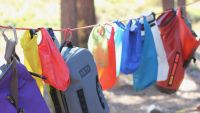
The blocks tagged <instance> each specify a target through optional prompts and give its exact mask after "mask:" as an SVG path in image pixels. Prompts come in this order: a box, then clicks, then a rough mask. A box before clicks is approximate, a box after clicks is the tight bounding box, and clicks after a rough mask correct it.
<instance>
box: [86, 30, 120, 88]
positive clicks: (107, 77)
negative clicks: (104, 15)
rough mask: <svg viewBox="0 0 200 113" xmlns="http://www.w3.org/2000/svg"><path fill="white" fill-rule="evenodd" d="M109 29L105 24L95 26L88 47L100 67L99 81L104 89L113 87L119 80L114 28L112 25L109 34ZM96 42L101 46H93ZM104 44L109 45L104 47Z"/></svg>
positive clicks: (98, 67)
mask: <svg viewBox="0 0 200 113" xmlns="http://www.w3.org/2000/svg"><path fill="white" fill-rule="evenodd" d="M108 31H109V30H107V28H104V27H103V26H100V27H96V28H93V30H92V32H91V35H90V37H89V42H88V49H89V50H90V51H91V53H92V54H93V55H94V59H95V62H96V65H97V69H98V76H99V81H100V84H101V86H102V89H103V90H106V89H111V88H112V87H113V86H114V84H115V83H116V80H117V79H116V60H115V58H116V57H115V44H114V28H113V27H111V32H110V33H109V34H107V33H108ZM92 40H93V41H92ZM98 40H104V43H101V42H102V41H98ZM94 43H96V45H99V47H100V48H98V46H97V47H95V46H94V47H92V45H93V44H94ZM104 45H107V47H104ZM102 46H103V47H102ZM105 48H107V49H105ZM101 57H104V58H101ZM104 62H105V63H104ZM106 62H107V63H106ZM102 64H104V65H102ZM105 64H107V65H105Z"/></svg>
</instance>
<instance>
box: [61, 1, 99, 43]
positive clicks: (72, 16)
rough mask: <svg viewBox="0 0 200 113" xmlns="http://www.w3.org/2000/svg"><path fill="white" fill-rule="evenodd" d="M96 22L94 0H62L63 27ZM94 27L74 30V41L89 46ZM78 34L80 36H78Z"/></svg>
mask: <svg viewBox="0 0 200 113" xmlns="http://www.w3.org/2000/svg"><path fill="white" fill-rule="evenodd" d="M95 23H96V16H95V8H94V0H61V27H62V28H67V27H70V28H75V27H81V26H87V25H91V24H95ZM91 29H92V28H90V29H80V30H78V31H77V32H75V31H73V36H72V43H73V45H76V46H78V45H79V46H81V47H87V41H88V37H89V34H90V31H91ZM77 34H78V36H77Z"/></svg>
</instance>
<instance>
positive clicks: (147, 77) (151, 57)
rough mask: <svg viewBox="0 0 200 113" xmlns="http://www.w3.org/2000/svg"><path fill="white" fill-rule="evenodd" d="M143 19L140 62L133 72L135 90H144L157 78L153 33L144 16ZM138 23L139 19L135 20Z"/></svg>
mask: <svg viewBox="0 0 200 113" xmlns="http://www.w3.org/2000/svg"><path fill="white" fill-rule="evenodd" d="M143 21H144V35H143V44H142V46H143V48H142V57H141V63H140V65H139V68H138V69H137V71H136V72H135V73H134V74H133V87H134V89H135V90H136V91H139V90H144V89H145V88H147V87H149V86H151V85H153V84H154V83H155V82H156V80H157V72H158V61H157V53H156V48H155V44H154V39H153V34H152V32H151V28H150V25H149V24H148V22H147V20H146V17H144V18H143ZM137 24H139V21H137ZM140 34H141V32H140Z"/></svg>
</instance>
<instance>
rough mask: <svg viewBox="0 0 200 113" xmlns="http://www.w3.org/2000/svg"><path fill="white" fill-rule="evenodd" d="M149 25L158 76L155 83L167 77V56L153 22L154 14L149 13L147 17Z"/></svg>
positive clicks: (155, 24)
mask: <svg viewBox="0 0 200 113" xmlns="http://www.w3.org/2000/svg"><path fill="white" fill-rule="evenodd" d="M148 17H149V18H147V19H149V20H147V21H148V22H149V25H150V26H151V31H152V34H153V39H154V44H155V47H156V53H157V61H158V75H157V81H165V80H167V77H168V72H169V64H168V61H167V55H166V52H165V49H164V45H163V42H162V38H161V36H160V31H159V29H158V26H157V23H156V21H155V14H154V13H151V14H150V15H148Z"/></svg>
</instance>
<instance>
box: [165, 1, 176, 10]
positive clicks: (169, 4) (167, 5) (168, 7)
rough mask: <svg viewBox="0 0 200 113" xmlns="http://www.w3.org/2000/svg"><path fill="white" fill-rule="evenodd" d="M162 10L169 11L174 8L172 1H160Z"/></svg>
mask: <svg viewBox="0 0 200 113" xmlns="http://www.w3.org/2000/svg"><path fill="white" fill-rule="evenodd" d="M162 6H163V10H164V11H166V10H169V9H172V8H174V0H162Z"/></svg>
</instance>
